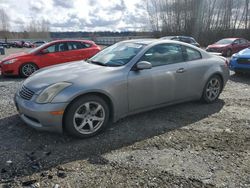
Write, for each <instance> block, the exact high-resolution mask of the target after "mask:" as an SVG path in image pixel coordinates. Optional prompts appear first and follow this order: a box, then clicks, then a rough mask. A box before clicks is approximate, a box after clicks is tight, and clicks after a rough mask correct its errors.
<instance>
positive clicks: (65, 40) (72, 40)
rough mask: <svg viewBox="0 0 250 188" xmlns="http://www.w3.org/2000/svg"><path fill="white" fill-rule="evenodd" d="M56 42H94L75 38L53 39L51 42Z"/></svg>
mask: <svg viewBox="0 0 250 188" xmlns="http://www.w3.org/2000/svg"><path fill="white" fill-rule="evenodd" d="M57 42H86V43H94V42H93V41H91V40H80V39H79V40H77V39H61V40H53V41H51V43H57Z"/></svg>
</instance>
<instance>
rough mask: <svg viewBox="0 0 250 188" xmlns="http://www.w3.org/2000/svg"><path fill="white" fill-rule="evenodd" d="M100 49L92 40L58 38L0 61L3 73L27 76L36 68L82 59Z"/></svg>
mask: <svg viewBox="0 0 250 188" xmlns="http://www.w3.org/2000/svg"><path fill="white" fill-rule="evenodd" d="M100 50H101V49H100V47H99V46H97V45H96V44H95V43H94V42H92V41H87V40H58V41H53V42H50V43H46V44H44V45H42V46H40V47H38V48H35V49H33V50H31V51H30V52H22V53H17V54H13V55H10V56H8V57H6V58H4V59H3V60H2V62H0V65H1V68H2V74H3V75H20V76H22V77H28V76H30V75H31V74H33V73H34V72H35V71H36V70H37V69H40V68H43V67H47V66H51V65H56V64H59V63H65V62H70V61H77V60H83V59H87V58H90V57H92V56H93V55H95V54H96V53H97V52H99V51H100Z"/></svg>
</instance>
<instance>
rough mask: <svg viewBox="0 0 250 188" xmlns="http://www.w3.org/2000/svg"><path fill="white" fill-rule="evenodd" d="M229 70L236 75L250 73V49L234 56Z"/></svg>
mask: <svg viewBox="0 0 250 188" xmlns="http://www.w3.org/2000/svg"><path fill="white" fill-rule="evenodd" d="M229 68H230V69H231V70H232V71H234V72H235V73H237V74H239V73H242V72H250V48H246V49H244V50H241V51H240V52H238V53H236V54H234V55H233V56H232V58H231V60H230V64H229Z"/></svg>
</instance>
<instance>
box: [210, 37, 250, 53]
mask: <svg viewBox="0 0 250 188" xmlns="http://www.w3.org/2000/svg"><path fill="white" fill-rule="evenodd" d="M249 46H250V42H249V41H248V40H246V39H243V38H225V39H221V40H219V41H218V42H216V43H214V44H212V45H209V46H208V47H207V48H206V51H208V52H218V53H221V54H222V55H223V56H226V57H230V56H231V55H232V54H234V53H237V52H239V51H240V50H242V49H245V48H248V47H249Z"/></svg>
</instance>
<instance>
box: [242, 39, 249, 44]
mask: <svg viewBox="0 0 250 188" xmlns="http://www.w3.org/2000/svg"><path fill="white" fill-rule="evenodd" d="M240 43H241V44H247V43H248V41H247V40H245V39H240Z"/></svg>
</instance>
